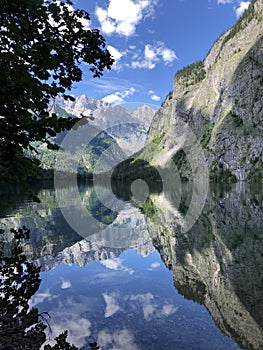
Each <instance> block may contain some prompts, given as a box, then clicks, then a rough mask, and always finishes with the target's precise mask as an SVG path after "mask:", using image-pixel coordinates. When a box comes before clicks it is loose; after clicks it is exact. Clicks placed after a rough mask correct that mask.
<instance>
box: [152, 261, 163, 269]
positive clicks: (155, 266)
mask: <svg viewBox="0 0 263 350" xmlns="http://www.w3.org/2000/svg"><path fill="white" fill-rule="evenodd" d="M160 265H161V264H160V263H159V262H158V261H156V262H154V263H152V264H151V268H152V269H157V267H160Z"/></svg>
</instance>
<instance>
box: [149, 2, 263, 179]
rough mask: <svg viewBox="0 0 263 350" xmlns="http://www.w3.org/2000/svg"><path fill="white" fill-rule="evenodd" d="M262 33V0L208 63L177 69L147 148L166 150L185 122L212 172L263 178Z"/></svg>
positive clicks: (228, 34) (216, 45) (221, 40)
mask: <svg viewBox="0 0 263 350" xmlns="http://www.w3.org/2000/svg"><path fill="white" fill-rule="evenodd" d="M262 33H263V2H262V0H254V1H252V3H251V5H250V7H249V8H248V10H247V11H246V12H245V13H244V15H243V16H242V17H241V18H240V19H239V20H238V22H237V23H236V24H235V26H234V27H233V28H232V29H230V30H229V31H227V32H225V33H224V34H223V35H222V36H221V37H219V39H217V40H216V42H215V43H214V45H213V47H212V48H211V50H210V52H209V53H208V55H207V57H206V58H205V60H204V61H202V62H201V61H200V62H197V63H194V64H192V65H190V66H188V67H185V68H183V69H182V70H180V71H178V72H177V73H176V75H175V80H174V90H173V92H172V93H171V94H169V95H168V96H167V98H166V100H165V101H164V103H163V106H162V108H161V109H160V110H159V111H158V112H157V113H156V115H155V116H154V119H153V122H152V124H151V126H150V131H149V135H148V139H147V142H148V144H147V146H146V148H147V147H148V149H150V145H151V144H152V142H153V141H154V142H155V143H158V142H156V141H159V145H158V147H155V148H154V152H155V153H158V152H159V153H160V154H165V153H167V151H168V150H170V149H171V148H173V147H174V146H175V144H176V143H178V138H179V137H180V135H182V134H184V132H185V131H184V130H185V126H186V125H187V127H188V128H190V129H191V130H192V131H193V132H194V134H195V135H196V137H197V138H198V140H199V142H200V144H201V146H202V148H203V150H204V152H205V154H206V158H207V162H208V166H209V168H210V170H211V173H212V175H215V174H216V170H217V169H218V168H221V169H223V170H222V171H224V170H225V171H227V172H228V173H229V172H230V173H231V174H233V175H234V176H235V177H236V179H237V180H251V181H255V180H257V181H258V180H261V179H262V174H263V160H262V157H263V35H262ZM160 136H162V137H160ZM158 137H159V140H158ZM182 147H183V145H182V144H179V145H178V149H180V148H182ZM146 153H147V152H146ZM149 153H151V152H149ZM144 154H145V152H144ZM149 158H150V159H151V158H153V157H152V155H151V156H150V157H149ZM160 158H161V157H160Z"/></svg>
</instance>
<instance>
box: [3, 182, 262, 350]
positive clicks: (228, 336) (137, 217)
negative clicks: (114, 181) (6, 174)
mask: <svg viewBox="0 0 263 350" xmlns="http://www.w3.org/2000/svg"><path fill="white" fill-rule="evenodd" d="M140 186H141V187H140ZM143 186H144V184H139V185H138V186H137V187H136V188H135V189H133V191H132V193H133V194H134V193H135V194H136V195H137V197H136V196H135V197H136V198H134V196H132V195H129V196H127V193H129V194H130V192H131V191H130V188H128V189H127V188H125V185H124V184H122V186H116V188H117V190H116V188H115V190H114V192H115V194H113V192H112V189H111V187H110V186H108V185H103V184H95V185H91V184H89V183H79V184H78V187H77V189H76V186H73V185H71V184H70V183H67V184H63V183H61V184H60V185H59V186H58V185H57V186H56V188H54V187H53V185H52V184H36V185H34V186H33V193H34V194H35V195H36V196H38V198H39V200H40V203H37V202H33V201H32V199H31V198H32V196H29V195H28V194H26V193H25V191H24V190H23V189H21V187H19V186H12V187H9V186H5V187H2V188H1V189H0V190H1V194H0V195H1V203H2V205H1V212H0V215H1V219H0V228H1V235H0V251H1V257H2V258H1V286H0V306H1V309H2V311H1V315H0V323H1V331H0V333H1V334H0V335H1V337H0V349H20V348H21V349H24V348H28V349H38V348H40V347H42V348H44V345H43V344H51V345H52V344H54V343H55V342H54V339H55V338H56V337H57V336H58V335H59V334H61V333H63V332H64V331H67V341H68V342H69V343H71V344H74V345H75V347H77V348H78V349H82V350H83V349H90V346H89V343H95V342H96V343H97V345H98V346H99V347H100V349H115V350H117V349H119V350H129V349H132V350H136V349H142V350H146V349H149V350H150V349H153V350H155V349H156V350H157V349H158V350H160V349H168V350H174V349H178V350H184V349H185V350H219V349H222V350H226V349H227V350H232V349H233V350H234V349H262V348H263V303H262V297H263V230H262V229H263V210H262V205H263V191H262V186H261V185H253V186H252V185H246V184H240V183H239V184H234V185H224V186H223V185H211V186H210V189H209V192H208V194H207V195H206V198H205V201H204V203H203V204H202V208H201V209H202V210H201V211H200V213H199V212H198V213H197V214H195V215H196V216H195V217H194V218H193V216H194V214H193V213H195V212H194V211H192V212H191V215H190V216H191V220H192V221H193V222H192V223H191V225H190V226H188V228H187V230H186V229H185V221H186V220H188V219H186V218H187V212H188V211H189V207H190V206H191V203H192V201H193V199H192V198H193V191H195V190H194V189H193V188H191V186H190V185H189V184H188V185H187V184H185V185H183V187H182V190H181V192H180V196H178V193H176V191H169V190H167V189H160V186H156V188H152V189H150V190H149V191H148V192H147V189H145V188H144V187H143ZM136 191H137V192H136ZM144 194H145V195H144ZM197 199H198V196H197V197H195V201H197ZM197 202H198V201H197ZM23 227H24V228H23ZM13 228H17V229H18V228H20V229H21V230H20V231H16V232H15V233H14V232H13V233H12V232H10V229H13ZM27 229H29V230H30V232H27ZM14 235H15V236H16V237H15V238H14ZM27 236H28V237H27ZM32 310H33V311H32ZM34 310H35V311H34ZM38 321H39V322H38ZM60 341H62V340H61V339H60ZM1 343H2V344H1ZM21 344H27V346H28V347H26V346H25V347H21ZM46 348H47V347H46ZM50 348H51V347H50ZM47 349H48V348H47ZM65 349H67V347H65Z"/></svg>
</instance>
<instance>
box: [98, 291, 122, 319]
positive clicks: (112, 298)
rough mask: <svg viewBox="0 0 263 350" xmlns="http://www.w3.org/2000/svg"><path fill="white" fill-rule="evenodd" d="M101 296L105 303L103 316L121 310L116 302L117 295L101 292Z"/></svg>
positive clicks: (108, 315)
mask: <svg viewBox="0 0 263 350" xmlns="http://www.w3.org/2000/svg"><path fill="white" fill-rule="evenodd" d="M102 295H103V298H104V301H105V303H106V309H105V314H104V316H105V317H110V316H112V315H114V314H115V313H116V312H117V311H119V310H121V308H120V306H119V305H118V303H117V295H116V294H114V293H113V294H107V293H103V294H102Z"/></svg>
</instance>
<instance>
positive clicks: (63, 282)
mask: <svg viewBox="0 0 263 350" xmlns="http://www.w3.org/2000/svg"><path fill="white" fill-rule="evenodd" d="M70 287H71V283H70V281H64V280H63V281H62V284H61V289H67V288H70Z"/></svg>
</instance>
